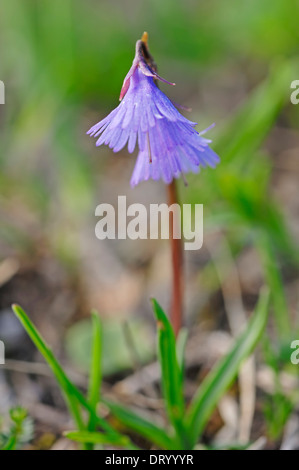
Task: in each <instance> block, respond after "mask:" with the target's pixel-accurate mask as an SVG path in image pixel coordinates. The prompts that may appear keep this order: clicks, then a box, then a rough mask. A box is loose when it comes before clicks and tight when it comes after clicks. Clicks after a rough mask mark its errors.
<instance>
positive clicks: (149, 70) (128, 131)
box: [87, 33, 219, 187]
mask: <svg viewBox="0 0 299 470" xmlns="http://www.w3.org/2000/svg"><path fill="white" fill-rule="evenodd" d="M158 80H160V81H162V82H165V83H168V84H170V85H174V83H170V82H167V81H166V80H164V79H163V78H161V77H160V76H159V75H158V74H157V68H156V65H155V63H154V60H153V58H152V56H151V54H150V53H149V49H148V45H147V33H144V34H143V36H142V39H141V40H139V41H137V43H136V54H135V58H134V60H133V64H132V67H131V69H130V70H129V72H128V74H127V76H126V77H125V80H124V83H123V86H122V89H121V93H120V101H121V103H120V104H119V106H118V107H117V108H115V109H114V110H113V111H112V112H111V113H110V114H109V115H108V116H107V117H105V119H103V120H102V121H100V122H98V123H97V124H95V125H94V126H93V127H92V128H91V129H89V131H88V132H87V133H88V134H90V135H91V136H93V137H96V138H97V142H96V145H97V146H99V145H102V144H105V145H109V147H110V148H111V149H113V151H114V152H119V151H120V150H121V149H122V148H123V147H124V146H125V145H126V144H128V151H129V152H130V153H132V152H133V151H134V149H135V146H136V144H137V143H138V147H139V154H138V157H137V161H136V165H135V168H134V171H133V175H132V178H131V186H132V187H134V186H136V185H137V184H138V183H140V182H141V181H143V180H148V179H150V178H152V179H154V180H159V179H160V178H162V179H163V180H164V182H165V183H167V184H169V183H171V181H172V180H173V178H178V177H180V176H183V175H184V174H185V173H188V172H193V173H198V171H199V169H200V167H205V166H207V165H208V166H210V167H213V168H214V167H215V166H216V164H217V163H218V162H219V157H218V155H217V154H216V153H215V152H213V150H212V149H210V147H209V145H208V144H209V143H210V142H211V140H207V139H205V138H204V137H202V134H204V133H205V132H206V131H207V130H208V129H209V128H208V129H206V130H204V131H202V132H200V133H198V132H197V131H196V130H195V128H194V127H195V126H196V125H197V123H195V122H192V121H189V120H188V119H186V118H185V117H184V116H182V114H180V113H179V112H178V110H177V109H176V107H175V106H174V105H173V103H172V102H171V101H170V100H169V99H168V98H167V96H166V95H164V93H163V92H162V91H161V90H160V89H159V88H158V86H157V85H156V83H157V81H158ZM210 127H212V126H210Z"/></svg>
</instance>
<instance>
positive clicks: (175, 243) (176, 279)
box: [167, 180, 183, 336]
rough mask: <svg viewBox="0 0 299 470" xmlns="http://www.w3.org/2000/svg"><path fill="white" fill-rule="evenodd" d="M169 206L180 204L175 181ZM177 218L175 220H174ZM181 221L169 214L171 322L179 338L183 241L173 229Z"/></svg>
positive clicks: (169, 193) (169, 191)
mask: <svg viewBox="0 0 299 470" xmlns="http://www.w3.org/2000/svg"><path fill="white" fill-rule="evenodd" d="M167 191H168V205H169V206H171V205H172V204H178V196H177V187H176V181H175V180H173V181H172V183H170V184H169V185H168V186H167ZM174 218H175V220H174ZM180 223H181V221H180V220H178V219H177V217H175V214H173V212H172V211H170V213H169V234H170V243H171V257H172V296H171V309H170V320H171V323H172V326H173V329H174V332H175V335H176V336H177V335H178V333H179V331H180V329H181V327H182V317H183V249H182V240H181V239H179V238H174V237H173V227H175V226H178V224H180Z"/></svg>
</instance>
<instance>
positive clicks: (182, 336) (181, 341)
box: [176, 328, 188, 384]
mask: <svg viewBox="0 0 299 470" xmlns="http://www.w3.org/2000/svg"><path fill="white" fill-rule="evenodd" d="M187 339H188V330H187V328H182V329H181V330H180V331H179V334H178V337H177V341H176V356H177V360H178V364H179V368H180V375H181V383H182V384H183V380H184V373H185V350H186V344H187Z"/></svg>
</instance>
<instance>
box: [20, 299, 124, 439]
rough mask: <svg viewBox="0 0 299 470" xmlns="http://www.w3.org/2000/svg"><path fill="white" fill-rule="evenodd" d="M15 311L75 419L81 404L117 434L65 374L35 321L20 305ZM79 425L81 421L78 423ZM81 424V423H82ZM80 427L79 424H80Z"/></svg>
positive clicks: (110, 431)
mask: <svg viewBox="0 0 299 470" xmlns="http://www.w3.org/2000/svg"><path fill="white" fill-rule="evenodd" d="M12 309H13V312H14V313H15V315H16V317H17V318H18V319H19V321H20V322H21V324H22V325H23V327H24V329H25V330H26V332H27V334H28V336H29V337H30V338H31V340H32V341H33V343H34V344H35V346H36V347H37V349H38V350H39V352H40V353H41V354H42V356H43V357H44V359H45V360H46V362H47V363H48V365H49V367H50V368H51V370H52V372H53V374H54V376H55V378H56V380H57V382H58V384H59V385H60V387H61V390H62V391H63V392H64V395H65V397H66V400H67V404H68V406H69V407H70V411H71V413H72V415H73V416H74V419H75V420H76V423H77V420H78V415H77V405H78V403H79V404H81V405H82V406H83V407H84V408H85V409H86V410H87V411H88V412H89V413H90V414H92V415H93V418H94V419H95V420H96V422H97V424H98V425H99V426H101V427H102V428H103V430H104V431H106V432H107V433H108V434H109V435H114V436H115V435H117V434H118V433H117V431H115V430H114V429H113V428H112V427H111V426H110V424H109V423H108V422H107V421H105V420H104V419H102V418H101V417H99V416H96V415H95V413H94V410H93V409H92V408H91V406H90V404H89V403H88V402H87V400H86V399H85V397H84V395H83V394H82V393H81V392H80V390H78V388H77V387H76V386H75V385H74V384H73V383H72V382H71V381H70V379H69V378H68V377H67V375H66V374H65V372H64V370H63V368H62V367H61V365H60V364H59V362H58V361H57V359H56V358H55V356H54V354H53V352H52V350H51V349H50V348H49V346H48V345H47V344H46V342H45V340H44V339H43V338H42V337H41V335H40V334H39V332H38V331H37V329H36V328H35V326H34V325H33V323H32V322H31V321H30V319H29V318H28V316H27V314H26V313H25V312H24V310H23V309H22V308H21V307H20V306H19V305H13V306H12ZM77 402H78V403H77ZM77 424H78V425H79V422H78V423H77ZM80 426H81V423H80ZM78 427H79V426H78Z"/></svg>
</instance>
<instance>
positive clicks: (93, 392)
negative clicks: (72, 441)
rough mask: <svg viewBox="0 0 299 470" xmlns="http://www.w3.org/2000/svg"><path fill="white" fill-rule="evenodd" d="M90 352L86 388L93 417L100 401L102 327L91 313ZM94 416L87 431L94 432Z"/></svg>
mask: <svg viewBox="0 0 299 470" xmlns="http://www.w3.org/2000/svg"><path fill="white" fill-rule="evenodd" d="M91 315H92V331H93V341H92V352H91V366H90V377H89V387H88V402H89V404H90V406H91V408H92V409H93V410H94V415H96V413H97V405H98V403H99V400H100V388H101V382H102V370H101V354H102V327H101V322H100V318H99V315H98V313H97V312H95V311H93V312H92V314H91ZM94 415H90V419H89V423H88V430H89V431H94V430H95V428H96V419H95V416H94Z"/></svg>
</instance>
